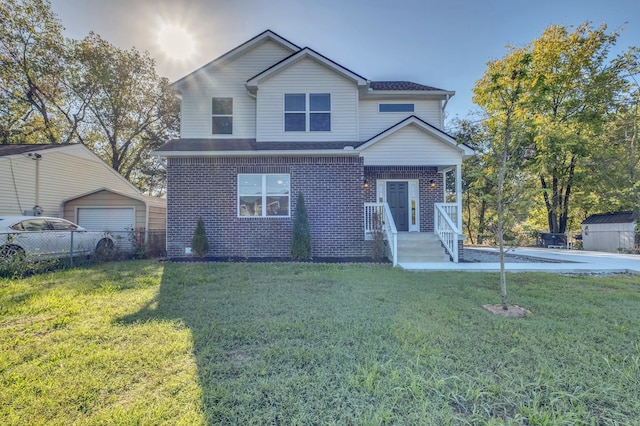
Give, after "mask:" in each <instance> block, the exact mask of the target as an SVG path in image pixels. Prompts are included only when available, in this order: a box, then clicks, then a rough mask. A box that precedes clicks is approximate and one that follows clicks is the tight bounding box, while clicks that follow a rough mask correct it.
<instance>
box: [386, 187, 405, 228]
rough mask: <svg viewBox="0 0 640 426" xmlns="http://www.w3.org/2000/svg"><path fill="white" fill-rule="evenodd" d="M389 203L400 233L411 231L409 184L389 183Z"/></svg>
mask: <svg viewBox="0 0 640 426" xmlns="http://www.w3.org/2000/svg"><path fill="white" fill-rule="evenodd" d="M387 203H388V204H389V209H390V210H391V216H393V221H394V222H395V224H396V229H397V230H398V231H399V232H402V231H408V230H409V182H387Z"/></svg>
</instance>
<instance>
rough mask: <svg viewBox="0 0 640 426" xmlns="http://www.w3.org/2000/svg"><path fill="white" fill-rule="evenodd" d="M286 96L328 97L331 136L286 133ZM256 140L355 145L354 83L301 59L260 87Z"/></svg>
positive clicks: (319, 65)
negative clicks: (307, 94) (312, 94)
mask: <svg viewBox="0 0 640 426" xmlns="http://www.w3.org/2000/svg"><path fill="white" fill-rule="evenodd" d="M285 93H330V94H331V131H330V132H285V131H284V94H285ZM257 110H258V116H259V120H258V129H257V139H258V141H260V142H269V141H279V142H280V141H283V142H284V141H296V142H297V141H302V142H304V141H355V140H357V135H358V90H357V85H356V83H355V82H353V81H350V80H348V79H346V78H345V77H343V76H341V75H339V74H337V73H336V72H334V71H332V70H330V69H329V68H327V67H326V66H324V65H321V64H319V63H318V62H316V61H315V60H313V59H310V58H304V59H301V60H300V61H298V62H296V63H294V64H292V65H291V66H289V67H287V68H286V69H283V70H282V71H280V72H279V73H278V74H276V75H274V76H272V77H270V78H268V79H266V80H264V81H262V82H260V83H259V89H258V108H257Z"/></svg>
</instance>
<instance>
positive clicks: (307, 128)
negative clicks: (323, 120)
mask: <svg viewBox="0 0 640 426" xmlns="http://www.w3.org/2000/svg"><path fill="white" fill-rule="evenodd" d="M287 95H305V97H304V111H287V110H286V109H285V108H286V104H287V102H286V97H287ZM311 95H329V108H330V109H329V111H311ZM282 110H283V114H282V131H283V132H285V133H331V132H333V112H332V110H333V93H331V92H290V93H283V94H282ZM288 113H290V114H303V113H304V130H287V129H286V115H287V114H288ZM311 114H329V130H311Z"/></svg>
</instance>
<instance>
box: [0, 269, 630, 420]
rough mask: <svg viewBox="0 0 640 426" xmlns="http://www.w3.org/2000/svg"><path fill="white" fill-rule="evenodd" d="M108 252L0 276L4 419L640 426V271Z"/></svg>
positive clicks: (0, 375)
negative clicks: (68, 264) (200, 258)
mask: <svg viewBox="0 0 640 426" xmlns="http://www.w3.org/2000/svg"><path fill="white" fill-rule="evenodd" d="M508 278H509V286H510V295H511V300H512V302H514V303H517V304H520V305H522V306H525V307H526V308H528V309H529V310H531V311H532V315H531V316H530V317H528V318H521V319H505V318H502V317H499V316H493V315H490V314H489V313H487V312H485V311H484V310H483V309H482V307H481V305H483V304H487V303H498V302H499V300H500V298H499V279H498V276H497V275H496V274H478V273H476V274H474V273H411V272H405V271H402V270H396V269H392V268H390V267H388V266H372V265H355V266H354V265H317V264H245V263H232V264H204V263H193V264H171V263H168V264H158V263H154V262H152V261H132V262H120V263H108V264H101V265H96V266H91V267H87V268H84V269H73V270H63V271H58V272H54V273H49V274H43V275H36V276H32V277H29V278H25V279H18V280H9V279H0V350H1V354H0V356H1V358H0V389H1V392H0V424H6V425H14V424H16V425H17V424H29V425H38V424H54V425H55V424H59V425H73V424H80V425H83V424H126V425H129V424H145V425H160V424H167V425H174V424H183V425H197V424H211V425H218V424H241V425H247V424H274V425H275V424H299V425H308V424H322V425H325V424H340V425H343V424H374V425H375V424H434V425H443V424H461V425H463V424H474V425H476V424H491V425H498V424H514V425H558V424H598V425H614V424H620V425H621V424H625V425H626V424H640V420H638V419H640V284H639V282H640V280H639V278H638V276H635V277H634V276H612V277H583V276H559V275H550V274H512V275H509V276H508Z"/></svg>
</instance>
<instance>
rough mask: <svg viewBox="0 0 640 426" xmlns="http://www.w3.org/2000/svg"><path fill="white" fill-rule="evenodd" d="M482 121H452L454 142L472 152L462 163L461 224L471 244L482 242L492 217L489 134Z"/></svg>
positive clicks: (492, 166) (492, 183)
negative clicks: (471, 155) (470, 156)
mask: <svg viewBox="0 0 640 426" xmlns="http://www.w3.org/2000/svg"><path fill="white" fill-rule="evenodd" d="M483 121H484V120H477V121H471V120H467V119H457V120H454V121H453V123H452V125H453V128H454V129H455V130H453V131H452V136H454V137H455V138H456V140H457V141H458V143H466V144H467V145H469V146H471V147H472V148H473V149H474V150H475V151H476V155H475V156H474V157H472V158H470V159H468V160H466V161H465V162H464V163H462V194H463V198H462V207H463V211H462V214H463V218H462V220H463V223H464V228H465V230H466V235H467V237H468V238H469V242H470V243H471V244H476V243H477V244H484V243H485V237H486V232H487V224H488V222H490V221H491V220H492V219H493V216H494V215H495V209H492V204H491V202H490V200H491V197H493V196H495V187H496V182H495V181H494V180H493V179H492V178H491V176H493V174H492V169H493V168H494V166H495V165H494V164H493V162H492V158H493V157H492V156H491V155H490V143H489V135H488V133H487V129H486V126H485V125H484V123H483Z"/></svg>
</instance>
